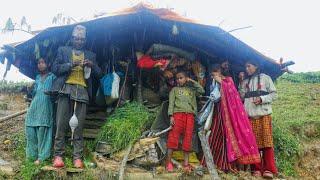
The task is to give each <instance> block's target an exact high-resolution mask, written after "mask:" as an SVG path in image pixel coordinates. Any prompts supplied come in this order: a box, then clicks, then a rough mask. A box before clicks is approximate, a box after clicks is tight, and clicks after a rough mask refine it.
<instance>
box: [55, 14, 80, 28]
mask: <svg viewBox="0 0 320 180" xmlns="http://www.w3.org/2000/svg"><path fill="white" fill-rule="evenodd" d="M76 22H77V21H76V20H75V19H74V18H73V17H71V16H65V15H63V14H62V13H58V14H57V15H55V16H54V17H53V18H52V24H55V25H59V26H61V25H68V24H72V23H76Z"/></svg>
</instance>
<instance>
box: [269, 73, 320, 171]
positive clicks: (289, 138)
mask: <svg viewBox="0 0 320 180" xmlns="http://www.w3.org/2000/svg"><path fill="white" fill-rule="evenodd" d="M312 77H313V78H312V81H313V82H312V83H310V74H307V75H306V74H295V75H285V76H284V77H282V78H280V79H279V80H278V81H277V82H276V86H277V90H278V95H279V97H278V100H277V101H276V102H275V103H274V104H273V110H274V113H273V118H274V121H273V127H274V139H275V150H276V156H277V164H278V167H279V169H280V171H281V172H282V173H284V174H286V175H296V172H295V170H294V165H295V163H296V162H297V159H298V154H299V153H300V152H301V151H302V149H301V148H302V146H301V145H302V144H303V143H304V142H305V141H310V140H312V139H315V138H319V137H320V108H319V105H320V95H319V92H320V82H319V77H320V73H316V74H313V76H312Z"/></svg>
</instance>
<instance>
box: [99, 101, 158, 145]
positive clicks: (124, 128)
mask: <svg viewBox="0 0 320 180" xmlns="http://www.w3.org/2000/svg"><path fill="white" fill-rule="evenodd" d="M153 119H154V116H153V115H152V113H150V112H149V111H148V109H147V108H146V107H144V106H143V105H141V104H139V103H137V102H133V103H127V104H126V105H124V106H123V107H121V108H119V109H117V110H116V111H115V112H114V113H113V114H112V115H111V116H110V117H109V118H108V120H107V123H106V124H105V125H104V126H103V127H102V128H101V131H100V133H99V136H98V138H97V141H104V142H107V143H110V144H111V146H112V149H113V151H119V150H122V149H124V148H125V147H126V146H127V145H128V144H129V143H132V142H133V141H135V140H137V139H138V138H139V137H140V136H141V133H142V132H143V131H144V130H146V129H147V128H148V127H150V126H151V123H152V120H153Z"/></svg>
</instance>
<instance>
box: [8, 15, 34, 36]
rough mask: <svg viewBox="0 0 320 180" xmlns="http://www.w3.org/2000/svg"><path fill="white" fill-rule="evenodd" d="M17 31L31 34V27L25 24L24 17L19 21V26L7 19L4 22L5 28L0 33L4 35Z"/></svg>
mask: <svg viewBox="0 0 320 180" xmlns="http://www.w3.org/2000/svg"><path fill="white" fill-rule="evenodd" d="M17 30H19V31H23V32H27V33H31V25H30V24H28V23H27V18H26V17H25V16H23V17H22V18H21V21H20V23H19V24H18V23H15V22H13V21H12V19H11V18H9V19H8V20H7V22H6V25H5V27H4V28H3V29H2V32H3V33H6V32H13V31H17Z"/></svg>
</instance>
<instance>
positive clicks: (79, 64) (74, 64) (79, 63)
mask: <svg viewBox="0 0 320 180" xmlns="http://www.w3.org/2000/svg"><path fill="white" fill-rule="evenodd" d="M75 66H82V64H81V62H80V61H74V62H72V67H75Z"/></svg>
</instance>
